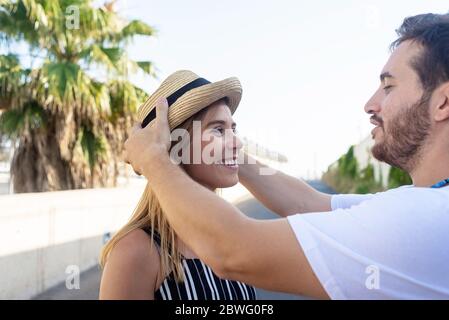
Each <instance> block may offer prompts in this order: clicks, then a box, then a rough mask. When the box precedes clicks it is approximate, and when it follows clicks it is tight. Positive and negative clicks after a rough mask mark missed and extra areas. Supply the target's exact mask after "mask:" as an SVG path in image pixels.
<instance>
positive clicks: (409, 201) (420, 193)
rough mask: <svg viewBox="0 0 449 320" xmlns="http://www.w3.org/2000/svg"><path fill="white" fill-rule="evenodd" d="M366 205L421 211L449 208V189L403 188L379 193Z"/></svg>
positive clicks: (407, 186)
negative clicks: (424, 208) (423, 209)
mask: <svg viewBox="0 0 449 320" xmlns="http://www.w3.org/2000/svg"><path fill="white" fill-rule="evenodd" d="M365 204H366V205H368V206H369V205H374V206H382V207H391V206H393V207H395V208H396V209H399V208H405V209H407V210H412V209H414V208H415V209H419V210H421V209H422V208H423V207H426V208H431V207H432V208H435V207H436V206H438V207H440V206H444V207H445V208H449V205H448V204H449V189H448V188H446V189H445V190H442V189H433V188H419V187H415V186H413V185H406V186H401V187H398V188H394V189H389V190H386V191H383V192H378V193H376V194H374V195H373V197H372V198H371V199H370V200H368V201H366V202H365Z"/></svg>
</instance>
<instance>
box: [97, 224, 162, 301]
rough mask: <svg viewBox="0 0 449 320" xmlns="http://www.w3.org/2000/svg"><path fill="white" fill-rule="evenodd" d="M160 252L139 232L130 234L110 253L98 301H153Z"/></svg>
mask: <svg viewBox="0 0 449 320" xmlns="http://www.w3.org/2000/svg"><path fill="white" fill-rule="evenodd" d="M159 269H160V258H159V253H158V251H157V248H156V247H155V245H151V240H150V237H149V236H148V235H147V233H146V232H145V231H143V230H142V229H136V230H133V231H131V232H129V233H128V234H127V235H126V236H124V237H123V238H122V239H120V240H119V241H118V242H117V244H116V245H115V246H114V248H113V249H112V250H111V253H110V254H109V257H108V259H107V262H106V265H105V267H104V270H103V275H102V279H101V285H100V299H153V298H154V291H155V288H156V285H157V282H158V274H159Z"/></svg>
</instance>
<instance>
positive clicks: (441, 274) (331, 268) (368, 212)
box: [287, 192, 449, 299]
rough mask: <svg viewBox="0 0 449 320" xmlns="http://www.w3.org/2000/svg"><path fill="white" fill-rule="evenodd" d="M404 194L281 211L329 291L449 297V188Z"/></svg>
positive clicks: (338, 295) (343, 295)
mask: <svg viewBox="0 0 449 320" xmlns="http://www.w3.org/2000/svg"><path fill="white" fill-rule="evenodd" d="M405 193H407V192H393V193H385V194H384V195H378V196H376V197H373V198H371V199H368V200H366V201H363V202H361V203H359V205H357V206H352V207H350V208H348V209H336V210H334V211H333V212H335V213H338V214H329V213H327V212H322V213H308V214H297V215H293V216H289V217H288V218H287V219H288V221H289V223H290V225H291V227H292V229H293V232H294V233H295V235H296V238H297V240H298V242H299V244H300V246H301V248H302V250H303V251H304V254H305V256H306V257H307V260H308V262H309V263H310V265H311V267H312V269H313V271H314V272H315V274H316V276H317V277H318V279H319V281H320V283H321V284H322V286H323V287H324V289H325V290H326V292H327V293H328V295H329V296H330V298H332V299H414V298H430V299H439V298H443V299H449V277H447V271H446V270H449V250H448V248H449V247H448V246H447V245H446V244H447V243H449V236H448V234H449V233H448V232H447V227H448V226H449V212H448V201H447V195H446V198H443V200H442V199H440V198H438V197H436V198H435V199H433V198H432V197H428V198H425V199H424V198H422V197H419V196H414V195H413V194H409V195H407V196H406V195H405ZM346 207H347V205H346ZM423 208H424V212H423ZM436 221H438V222H436Z"/></svg>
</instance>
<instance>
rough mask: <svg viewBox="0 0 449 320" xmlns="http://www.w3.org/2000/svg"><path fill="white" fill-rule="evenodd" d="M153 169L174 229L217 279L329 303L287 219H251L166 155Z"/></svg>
mask: <svg viewBox="0 0 449 320" xmlns="http://www.w3.org/2000/svg"><path fill="white" fill-rule="evenodd" d="M153 162H154V160H153ZM148 168H149V170H145V169H144V170H143V173H144V175H145V176H146V177H147V178H148V180H149V181H150V183H151V185H152V189H153V191H154V192H155V194H156V196H157V198H158V200H159V203H160V205H161V207H162V209H163V211H164V214H165V216H166V217H167V219H168V221H169V222H170V225H171V226H172V227H173V228H174V229H175V231H176V233H177V234H178V235H179V237H181V239H183V240H184V241H185V242H186V243H187V244H188V245H189V246H190V247H191V248H192V250H193V251H194V252H195V253H196V254H197V255H198V256H199V257H200V258H201V259H202V260H203V261H205V263H206V264H208V265H209V266H211V268H212V269H213V270H214V272H215V273H217V275H219V276H220V277H222V278H226V279H233V280H239V281H242V282H245V283H248V284H251V285H254V286H257V287H260V288H264V289H268V290H275V291H283V292H289V293H295V294H301V295H306V296H310V297H315V298H328V296H327V294H326V292H325V291H324V289H323V288H322V286H321V284H320V282H319V280H318V279H317V277H316V276H315V274H314V273H313V271H312V269H311V267H310V264H309V263H308V261H307V258H306V257H305V255H304V252H303V250H302V248H301V246H300V245H299V243H298V241H297V239H296V237H295V235H294V233H293V230H292V229H291V227H290V225H289V223H288V221H287V219H286V218H282V219H276V220H269V221H268V220H261V221H260V220H255V219H251V218H248V217H246V216H245V215H244V214H243V213H241V212H240V211H239V210H238V209H237V208H236V207H235V206H233V205H231V204H230V203H228V202H227V201H225V200H223V199H222V198H220V197H219V196H217V195H216V194H215V193H213V192H212V191H210V190H208V189H206V188H205V187H203V186H201V185H200V184H198V183H197V182H195V181H194V180H192V179H191V178H190V177H189V176H188V175H187V174H186V173H185V172H184V171H183V170H181V169H180V168H179V167H178V166H176V165H174V164H172V163H171V161H170V159H169V157H168V155H166V154H161V155H159V156H158V157H157V165H155V164H153V165H150V166H149V167H148Z"/></svg>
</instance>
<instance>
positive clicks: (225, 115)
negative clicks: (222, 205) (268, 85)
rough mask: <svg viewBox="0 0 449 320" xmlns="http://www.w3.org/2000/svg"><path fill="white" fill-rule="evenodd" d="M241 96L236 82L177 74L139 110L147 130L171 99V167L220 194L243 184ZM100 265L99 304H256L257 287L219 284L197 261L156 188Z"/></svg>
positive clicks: (147, 190) (112, 242)
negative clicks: (160, 103) (238, 131)
mask: <svg viewBox="0 0 449 320" xmlns="http://www.w3.org/2000/svg"><path fill="white" fill-rule="evenodd" d="M241 94H242V88H241V85H240V82H239V81H238V79H236V78H229V79H225V80H222V81H219V82H215V83H211V82H209V81H207V80H205V79H203V78H200V77H198V76H197V75H196V74H194V73H193V72H190V71H177V72H175V73H174V74H172V75H170V76H169V77H168V78H167V79H166V80H165V81H164V82H163V83H162V84H161V86H160V87H159V88H158V89H157V90H156V92H155V93H154V94H153V95H151V96H150V97H149V98H148V100H147V101H146V102H145V103H144V104H143V105H142V106H141V107H140V108H139V111H138V116H139V120H140V121H141V123H142V127H145V126H147V125H152V123H153V120H154V118H155V116H156V110H155V109H154V105H155V103H156V101H157V100H158V99H160V98H167V101H168V103H169V107H170V109H169V124H170V128H171V130H172V134H174V133H175V131H174V130H175V129H183V130H184V131H182V130H181V131H180V130H177V131H176V132H178V133H179V132H180V133H181V134H180V135H179V137H180V138H181V141H180V142H179V141H173V143H172V146H171V148H172V149H171V151H173V152H171V154H172V159H173V160H174V161H176V160H177V161H179V160H181V161H180V165H181V166H182V168H183V169H184V170H185V172H186V173H187V174H188V175H189V176H190V177H191V178H192V179H194V180H196V181H197V182H199V183H200V184H202V185H203V186H205V187H207V188H208V189H210V190H211V191H216V190H217V189H218V188H227V187H231V186H233V185H235V184H237V183H238V174H237V173H238V164H237V154H238V151H239V150H240V149H241V147H242V144H241V142H240V140H239V139H238V138H237V137H236V136H235V123H234V122H233V120H232V114H233V113H234V112H235V110H236V108H237V106H238V104H239V102H240V99H241ZM197 121H200V122H197ZM198 123H199V124H200V125H199V126H198V127H196V128H199V129H200V133H201V134H200V136H199V139H198V135H197V133H198V132H197V131H195V124H198ZM201 137H203V138H201ZM204 137H207V139H204ZM195 139H196V140H195ZM196 143H198V144H197V145H199V146H200V148H199V149H198V148H196V149H195V145H196ZM173 201H176V199H173ZM100 265H101V267H102V268H103V269H104V270H103V275H102V279H101V286H100V299H162V300H178V299H182V300H199V299H214V300H215V299H217V300H218V299H224V300H236V299H239V300H247V299H248V300H249V299H255V298H256V292H255V289H254V287H252V286H249V285H246V284H244V283H241V282H238V281H230V280H227V279H220V278H219V277H218V276H217V275H215V274H214V272H213V271H212V270H211V269H210V268H209V267H208V266H207V261H201V260H200V259H198V258H197V256H196V255H195V253H194V252H193V251H192V250H191V249H190V248H188V247H187V246H186V244H185V243H184V242H183V241H182V240H181V239H179V238H178V237H177V236H176V234H175V232H174V230H173V229H172V228H171V227H170V225H169V224H168V222H167V220H166V219H165V217H164V213H163V209H162V208H161V207H160V205H159V203H158V200H157V198H155V197H154V195H153V193H152V190H151V182H148V183H147V185H146V188H145V190H144V193H143V195H142V197H141V199H140V201H139V203H138V205H137V208H136V209H135V211H134V213H133V215H132V217H131V219H130V221H129V222H128V223H127V224H126V225H125V226H123V227H122V228H121V229H120V230H119V231H118V232H117V233H116V234H115V235H114V237H113V238H112V239H111V240H110V241H109V242H108V243H107V244H106V246H105V247H104V248H103V251H102V253H101V257H100Z"/></svg>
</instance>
